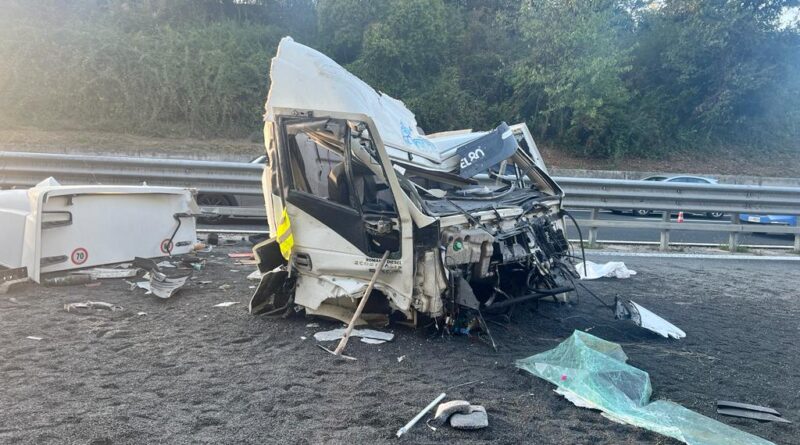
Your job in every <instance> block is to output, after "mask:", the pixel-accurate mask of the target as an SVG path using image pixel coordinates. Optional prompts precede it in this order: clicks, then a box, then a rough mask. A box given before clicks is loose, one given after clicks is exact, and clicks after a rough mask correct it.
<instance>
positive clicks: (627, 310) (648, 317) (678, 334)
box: [614, 298, 686, 340]
mask: <svg viewBox="0 0 800 445" xmlns="http://www.w3.org/2000/svg"><path fill="white" fill-rule="evenodd" d="M614 316H615V317H616V318H617V319H618V320H631V321H632V322H633V323H634V324H636V325H637V326H641V327H643V328H645V329H647V330H648V331H651V332H655V333H656V334H658V335H661V336H662V337H664V338H674V339H676V340H678V339H681V338H684V337H686V333H685V332H683V330H681V329H680V328H679V327H677V326H675V325H674V324H672V323H670V322H668V321H667V320H665V319H663V318H661V317H659V316H658V315H656V314H654V313H653V312H651V311H649V310H647V309H646V308H645V307H643V306H641V305H638V304H636V303H635V302H634V301H633V300H620V299H619V298H618V299H617V300H616V302H615V305H614Z"/></svg>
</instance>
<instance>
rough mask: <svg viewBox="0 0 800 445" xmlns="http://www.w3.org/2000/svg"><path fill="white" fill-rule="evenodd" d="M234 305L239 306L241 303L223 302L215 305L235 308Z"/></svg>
mask: <svg viewBox="0 0 800 445" xmlns="http://www.w3.org/2000/svg"><path fill="white" fill-rule="evenodd" d="M234 304H239V302H238V301H225V302H222V303H217V304H215V305H214V307H228V306H233V305H234Z"/></svg>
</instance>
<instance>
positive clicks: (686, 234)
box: [200, 210, 794, 246]
mask: <svg viewBox="0 0 800 445" xmlns="http://www.w3.org/2000/svg"><path fill="white" fill-rule="evenodd" d="M572 214H573V215H574V216H575V218H576V219H578V220H582V219H589V211H588V210H573V211H572ZM725 218H728V217H727V216H726V217H725ZM600 219H616V220H623V221H633V220H636V219H639V220H650V221H658V220H660V219H661V215H652V216H647V217H643V218H642V217H635V216H633V215H631V214H614V213H611V212H607V211H601V212H600ZM672 220H673V221H676V218H675V217H673V218H672ZM685 220H686V221H688V222H693V223H708V224H720V223H726V222H729V221H727V220H726V219H722V220H712V219H708V218H704V217H699V216H691V215H689V216H686V218H685ZM200 228H202V229H208V230H213V229H217V230H267V226H266V224H265V223H262V222H261V221H259V220H258V219H255V218H250V219H247V218H237V219H229V220H226V221H223V222H222V223H221V224H213V225H211V224H201V225H200ZM567 231H568V235H569V238H570V239H573V240H577V239H578V231H577V230H575V227H573V226H572V224H569V227H568V230H567ZM583 236H584V238H586V237H588V228H586V229H584V230H583ZM659 238H660V232H659V231H658V230H656V229H617V228H602V229H599V230H598V232H597V239H598V240H599V241H601V242H603V241H606V242H607V241H640V242H658V241H659ZM670 242H671V243H699V244H713V245H723V244H728V234H727V233H716V232H699V231H692V230H686V231H683V230H681V231H672V232H670ZM739 243H740V244H742V245H755V246H762V245H765V246H792V245H793V244H794V238H793V237H792V236H791V235H774V234H769V235H768V234H763V233H761V234H759V233H742V234H740V235H739Z"/></svg>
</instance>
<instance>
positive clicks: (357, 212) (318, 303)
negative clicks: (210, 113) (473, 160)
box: [256, 109, 413, 320]
mask: <svg viewBox="0 0 800 445" xmlns="http://www.w3.org/2000/svg"><path fill="white" fill-rule="evenodd" d="M272 111H273V115H274V121H273V123H272V124H271V125H269V126H268V127H270V128H271V130H272V134H270V135H268V136H270V138H271V139H272V142H271V143H270V144H269V145H268V146H272V147H273V149H272V150H271V151H272V153H271V156H270V163H269V166H268V168H267V169H266V170H267V171H265V181H264V182H265V184H267V183H268V184H269V189H270V190H269V192H268V193H267V194H268V197H267V200H266V201H267V207H268V209H267V210H268V214H269V215H270V216H271V221H270V223H271V226H272V227H275V228H280V227H283V229H279V232H280V231H281V230H282V231H283V233H277V239H276V241H277V242H278V243H281V242H284V243H285V242H286V240H288V239H289V237H291V247H290V251H291V252H290V254H289V255H287V256H288V257H289V261H290V263H291V266H292V270H293V271H295V272H296V277H295V281H296V284H295V286H296V289H295V292H294V295H295V297H294V298H295V301H294V302H295V303H297V304H300V305H302V306H303V307H304V308H305V309H306V311H307V313H309V314H310V315H321V316H327V317H330V318H335V319H340V320H347V319H348V318H349V314H350V313H352V309H353V307H354V304H355V303H356V299H357V298H358V297H359V296H360V295H361V293H363V291H364V289H365V288H366V286H367V283H368V282H369V279H370V277H371V275H372V274H373V273H374V271H375V268H376V267H377V265H378V263H379V261H380V258H381V256H382V255H383V253H384V252H386V251H389V252H390V254H389V260H388V261H387V264H386V266H385V267H384V272H385V273H383V274H381V275H380V277H379V279H378V282H377V284H376V286H375V289H376V290H377V293H380V294H383V296H385V297H386V298H383V299H381V298H375V300H374V303H373V307H372V308H367V311H365V312H366V315H364V317H365V318H369V317H378V316H379V315H378V314H385V315H388V314H389V313H391V312H393V311H400V312H403V313H406V314H407V315H408V316H409V317H411V316H412V315H411V311H410V306H411V301H412V299H411V297H412V291H413V287H412V283H413V266H412V264H413V261H412V254H413V246H412V234H411V224H412V223H411V218H410V215H409V211H408V208H407V206H406V203H405V200H404V194H403V192H402V191H401V189H400V186H399V183H398V180H397V177H396V176H395V174H394V171H393V169H392V167H391V163H390V161H389V157H388V156H387V154H386V151H385V149H384V147H383V143H382V141H381V139H380V135H379V134H378V131H377V130H376V129H375V126H374V124H373V123H372V120H371V119H370V118H369V117H367V116H364V115H357V114H348V113H331V112H323V111H315V110H303V111H300V110H288V109H273V110H272ZM283 247H286V246H283ZM284 250H285V249H284ZM284 253H286V252H284ZM371 302H372V300H371ZM381 305H382V306H384V307H379V306H381ZM256 306H258V305H257V304H256ZM370 309H373V311H372V312H371V311H370Z"/></svg>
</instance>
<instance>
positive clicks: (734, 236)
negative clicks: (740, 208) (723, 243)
mask: <svg viewBox="0 0 800 445" xmlns="http://www.w3.org/2000/svg"><path fill="white" fill-rule="evenodd" d="M731 224H741V221H739V214H738V213H731ZM728 247H729V249H730V251H731V252H736V251H737V250H738V249H739V233H738V232H731V233H730V234H729V235H728Z"/></svg>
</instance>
